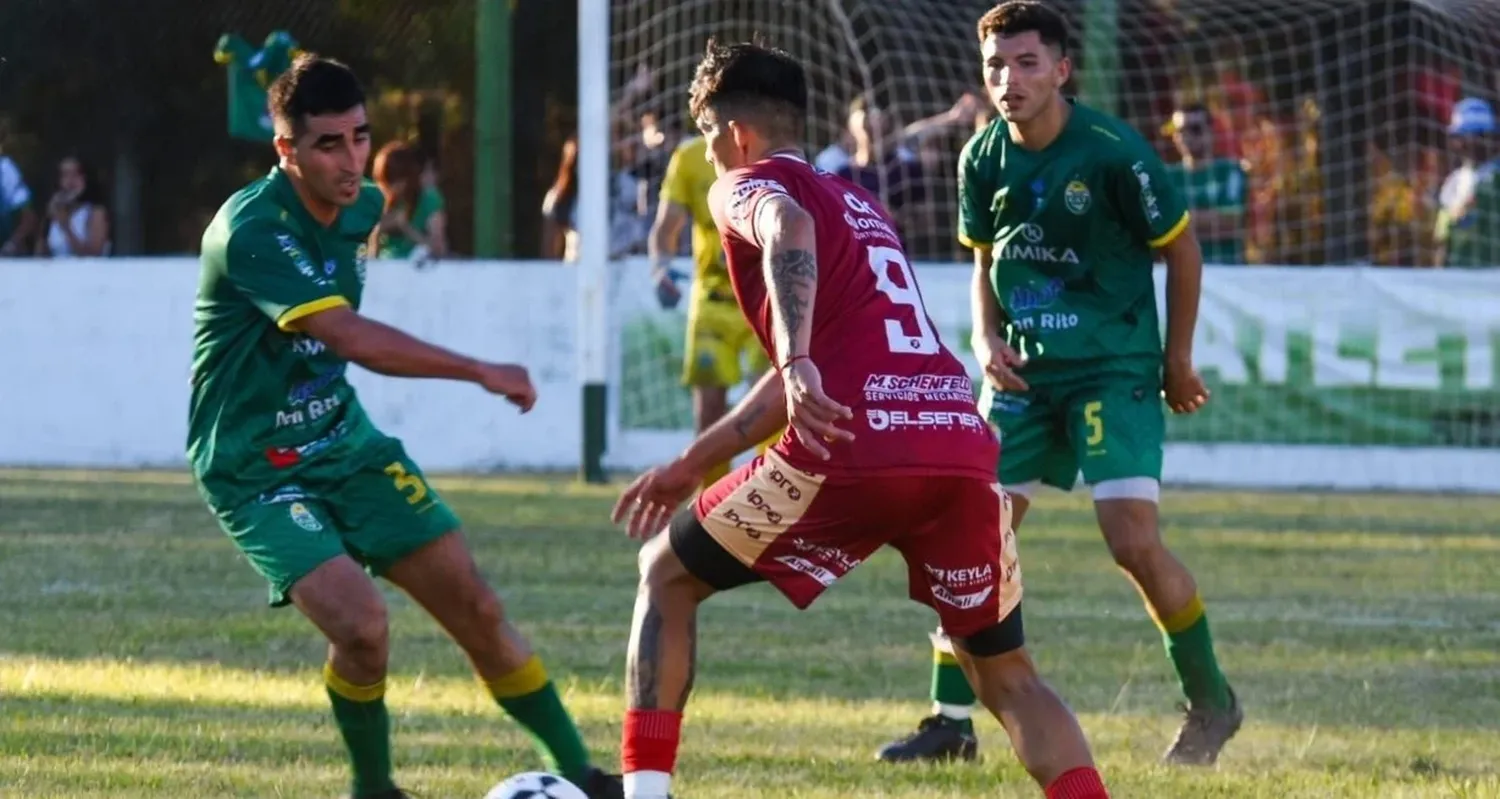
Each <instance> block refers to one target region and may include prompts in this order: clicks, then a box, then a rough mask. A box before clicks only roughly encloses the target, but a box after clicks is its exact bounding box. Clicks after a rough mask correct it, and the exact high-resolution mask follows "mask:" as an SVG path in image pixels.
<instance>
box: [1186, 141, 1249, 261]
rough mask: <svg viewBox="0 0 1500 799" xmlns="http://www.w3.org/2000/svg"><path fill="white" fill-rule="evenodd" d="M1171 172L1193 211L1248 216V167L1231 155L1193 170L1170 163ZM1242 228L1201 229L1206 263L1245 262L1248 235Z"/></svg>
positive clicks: (1200, 238) (1195, 167) (1199, 237)
mask: <svg viewBox="0 0 1500 799" xmlns="http://www.w3.org/2000/svg"><path fill="white" fill-rule="evenodd" d="M1167 174H1168V175H1170V176H1171V178H1172V182H1173V185H1174V186H1175V187H1176V188H1177V191H1178V193H1179V194H1181V195H1182V197H1183V200H1184V201H1185V202H1186V203H1187V207H1188V208H1189V209H1190V210H1193V211H1199V210H1202V211H1218V212H1220V213H1224V214H1233V215H1236V216H1239V217H1240V218H1241V219H1243V218H1244V213H1245V170H1244V169H1243V168H1241V167H1240V165H1239V162H1237V161H1234V160H1232V159H1229V158H1215V159H1214V160H1212V161H1209V162H1208V163H1204V164H1198V165H1196V166H1194V167H1193V168H1191V169H1189V168H1188V167H1187V166H1185V165H1183V164H1180V163H1179V164H1169V165H1168V166H1167ZM1241 230H1242V228H1241V229H1235V230H1225V231H1213V230H1208V231H1204V230H1201V229H1200V232H1199V235H1198V243H1199V245H1201V246H1202V247H1203V262H1204V263H1206V264H1243V263H1245V237H1244V235H1243V234H1242V233H1241V232H1240V231H1241Z"/></svg>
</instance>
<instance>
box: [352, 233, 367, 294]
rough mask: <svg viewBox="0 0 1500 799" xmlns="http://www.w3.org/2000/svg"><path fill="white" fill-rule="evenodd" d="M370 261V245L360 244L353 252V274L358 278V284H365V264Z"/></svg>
mask: <svg viewBox="0 0 1500 799" xmlns="http://www.w3.org/2000/svg"><path fill="white" fill-rule="evenodd" d="M369 260H370V245H369V244H364V243H361V244H360V245H359V248H358V249H356V250H355V251H354V274H355V275H356V276H357V277H359V284H360V285H361V286H363V285H364V284H365V263H366V262H367V261H369Z"/></svg>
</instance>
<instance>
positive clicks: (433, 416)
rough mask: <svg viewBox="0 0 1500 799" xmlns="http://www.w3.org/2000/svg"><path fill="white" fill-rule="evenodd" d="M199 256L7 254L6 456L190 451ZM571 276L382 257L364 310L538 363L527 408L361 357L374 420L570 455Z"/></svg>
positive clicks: (495, 356)
mask: <svg viewBox="0 0 1500 799" xmlns="http://www.w3.org/2000/svg"><path fill="white" fill-rule="evenodd" d="M197 275H198V264H197V261H196V260H194V259H189V258H176V259H108V260H94V261H0V341H3V342H5V344H4V346H3V347H0V408H3V409H5V411H6V412H5V416H6V417H7V419H8V422H7V423H6V424H5V426H4V428H3V429H0V464H6V465H30V466H99V467H140V466H160V467H177V466H182V465H184V464H185V462H186V458H185V455H184V452H183V450H184V446H185V442H186V436H187V400H188V374H189V366H190V362H191V355H192V334H193V297H194V293H195V292H196V290H197ZM577 293H578V292H577V280H576V276H575V273H574V272H573V270H572V269H571V268H569V267H566V266H563V265H560V264H555V263H548V262H525V263H514V264H494V263H486V264H477V263H451V264H441V265H439V266H438V267H436V268H434V269H431V270H428V271H423V272H416V271H413V270H412V269H411V268H410V267H409V266H408V265H407V264H405V263H382V262H374V261H372V262H371V263H370V265H369V287H368V289H367V291H366V301H365V304H364V311H365V312H366V313H368V314H369V315H371V316H373V317H374V318H377V319H380V320H383V321H387V322H390V323H392V324H394V325H396V326H398V327H401V328H402V329H404V330H406V331H408V332H410V333H412V334H414V335H417V336H420V337H423V338H426V339H428V340H430V341H433V342H436V343H439V344H442V345H444V346H447V347H450V348H453V349H456V350H459V351H461V352H466V353H469V354H473V355H476V356H479V357H484V358H487V359H491V360H497V361H517V362H520V363H524V364H527V365H528V366H529V367H530V368H531V372H532V380H533V381H534V382H535V383H536V384H537V387H538V392H539V398H538V402H537V406H536V407H535V408H534V409H533V410H532V411H531V412H530V413H528V414H526V415H524V416H522V415H521V414H520V413H518V412H517V411H516V409H515V408H514V407H512V406H511V405H509V404H508V403H506V402H505V401H504V400H503V399H500V398H498V397H493V396H490V395H488V394H486V393H484V392H483V391H481V390H480V389H478V388H476V387H474V386H471V385H466V384H460V383H451V382H446V381H434V380H397V379H389V378H383V377H380V376H377V375H373V374H370V373H368V372H366V371H364V370H362V369H358V368H354V369H351V370H350V371H351V379H352V381H353V383H354V385H355V387H356V389H357V390H358V391H359V393H360V397H361V399H362V400H363V402H364V404H365V407H366V409H367V410H368V411H369V413H370V416H371V417H372V418H373V419H374V420H375V423H376V424H378V425H380V426H381V427H382V428H383V429H385V430H386V431H387V432H389V433H391V434H392V435H396V436H399V437H401V438H403V439H404V440H405V441H406V444H407V448H408V450H409V451H410V452H411V454H412V457H413V458H415V459H416V460H417V461H418V462H419V463H422V464H423V465H424V467H425V468H428V469H431V470H434V471H445V470H467V469H490V468H502V467H504V468H573V467H574V466H576V464H577V462H578V454H579V416H580V399H579V388H578V383H577V380H576V379H575V371H576V367H577V358H576V355H575V349H576V347H575V343H574V330H575V327H576V324H577V318H576V314H575V310H574V309H575V307H576V297H577Z"/></svg>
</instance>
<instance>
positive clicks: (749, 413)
mask: <svg viewBox="0 0 1500 799" xmlns="http://www.w3.org/2000/svg"><path fill="white" fill-rule="evenodd" d="M765 415H766V406H765V405H762V404H760V403H756V404H755V405H751V406H749V407H747V408H745V410H744V411H743V412H741V413H740V414H739V418H737V419H735V421H734V432H736V433H739V434H740V441H741V442H749V441H750V431H751V429H752V428H754V427H755V422H756V421H757V420H759V419H760V417H762V416H765Z"/></svg>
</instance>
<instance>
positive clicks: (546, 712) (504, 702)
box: [485, 655, 590, 781]
mask: <svg viewBox="0 0 1500 799" xmlns="http://www.w3.org/2000/svg"><path fill="white" fill-rule="evenodd" d="M485 687H486V688H488V689H489V691H490V695H491V696H493V697H495V701H496V702H498V703H500V707H501V708H503V709H504V710H505V712H506V713H508V714H510V717H511V718H513V719H515V720H516V721H517V722H519V723H520V725H521V726H522V727H525V728H526V731H527V732H529V733H531V737H532V738H533V739H534V740H535V741H536V743H537V748H538V749H539V750H541V753H542V757H543V759H545V760H546V762H547V765H548V767H549V768H550V769H552V770H553V771H555V772H557V773H559V774H561V775H562V776H563V777H564V778H566V779H569V780H574V781H577V780H580V779H582V778H583V776H584V775H585V774H586V773H587V772H588V769H589V765H590V761H589V753H588V749H587V747H585V746H584V745H583V737H582V736H581V735H579V734H578V725H576V724H574V723H573V717H572V716H570V715H568V710H567V708H565V707H563V703H562V698H561V697H559V696H558V695H557V689H556V688H555V687H554V686H553V685H552V681H551V680H549V679H548V678H547V670H546V669H545V668H543V666H542V661H541V659H540V658H538V657H537V656H535V655H532V657H531V660H528V661H527V662H526V665H524V666H522V667H521V668H519V669H517V670H516V671H514V672H511V673H510V674H507V675H505V676H504V677H501V678H499V679H498V680H491V681H489V682H487V683H485Z"/></svg>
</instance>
